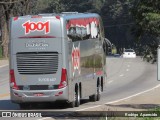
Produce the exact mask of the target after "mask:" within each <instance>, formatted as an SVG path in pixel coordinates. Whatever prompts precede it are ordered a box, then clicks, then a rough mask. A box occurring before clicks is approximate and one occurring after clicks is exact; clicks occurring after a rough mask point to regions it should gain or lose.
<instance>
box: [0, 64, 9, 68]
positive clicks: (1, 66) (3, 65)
mask: <svg viewBox="0 0 160 120" xmlns="http://www.w3.org/2000/svg"><path fill="white" fill-rule="evenodd" d="M6 66H8V64H6V65H2V66H0V68H3V67H6Z"/></svg>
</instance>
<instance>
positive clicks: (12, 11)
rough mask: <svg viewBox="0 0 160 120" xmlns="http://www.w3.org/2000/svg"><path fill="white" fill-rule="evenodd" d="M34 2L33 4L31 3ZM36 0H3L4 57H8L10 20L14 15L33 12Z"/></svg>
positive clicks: (0, 8) (0, 19)
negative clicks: (32, 8)
mask: <svg viewBox="0 0 160 120" xmlns="http://www.w3.org/2000/svg"><path fill="white" fill-rule="evenodd" d="M31 3H32V4H31ZM33 3H34V0H10V1H8V0H1V2H0V21H1V24H0V25H1V29H2V47H3V57H5V58H7V57H8V43H9V20H10V18H11V17H13V16H18V15H25V14H29V13H31V9H30V7H32V5H33Z"/></svg>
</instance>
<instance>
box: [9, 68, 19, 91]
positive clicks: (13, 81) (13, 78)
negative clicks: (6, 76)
mask: <svg viewBox="0 0 160 120" xmlns="http://www.w3.org/2000/svg"><path fill="white" fill-rule="evenodd" d="M10 85H11V87H12V89H16V90H18V89H19V88H18V86H17V84H16V80H15V76H14V70H10Z"/></svg>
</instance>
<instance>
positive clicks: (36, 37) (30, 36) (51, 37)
mask: <svg viewBox="0 0 160 120" xmlns="http://www.w3.org/2000/svg"><path fill="white" fill-rule="evenodd" d="M19 38H21V39H23V38H56V37H55V36H23V37H19Z"/></svg>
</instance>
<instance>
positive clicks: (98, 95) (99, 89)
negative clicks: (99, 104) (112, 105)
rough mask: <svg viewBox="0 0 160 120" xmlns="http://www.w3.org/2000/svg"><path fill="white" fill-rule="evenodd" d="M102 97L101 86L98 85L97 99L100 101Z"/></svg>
mask: <svg viewBox="0 0 160 120" xmlns="http://www.w3.org/2000/svg"><path fill="white" fill-rule="evenodd" d="M100 98H101V86H100V85H98V87H97V101H99V100H100Z"/></svg>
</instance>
